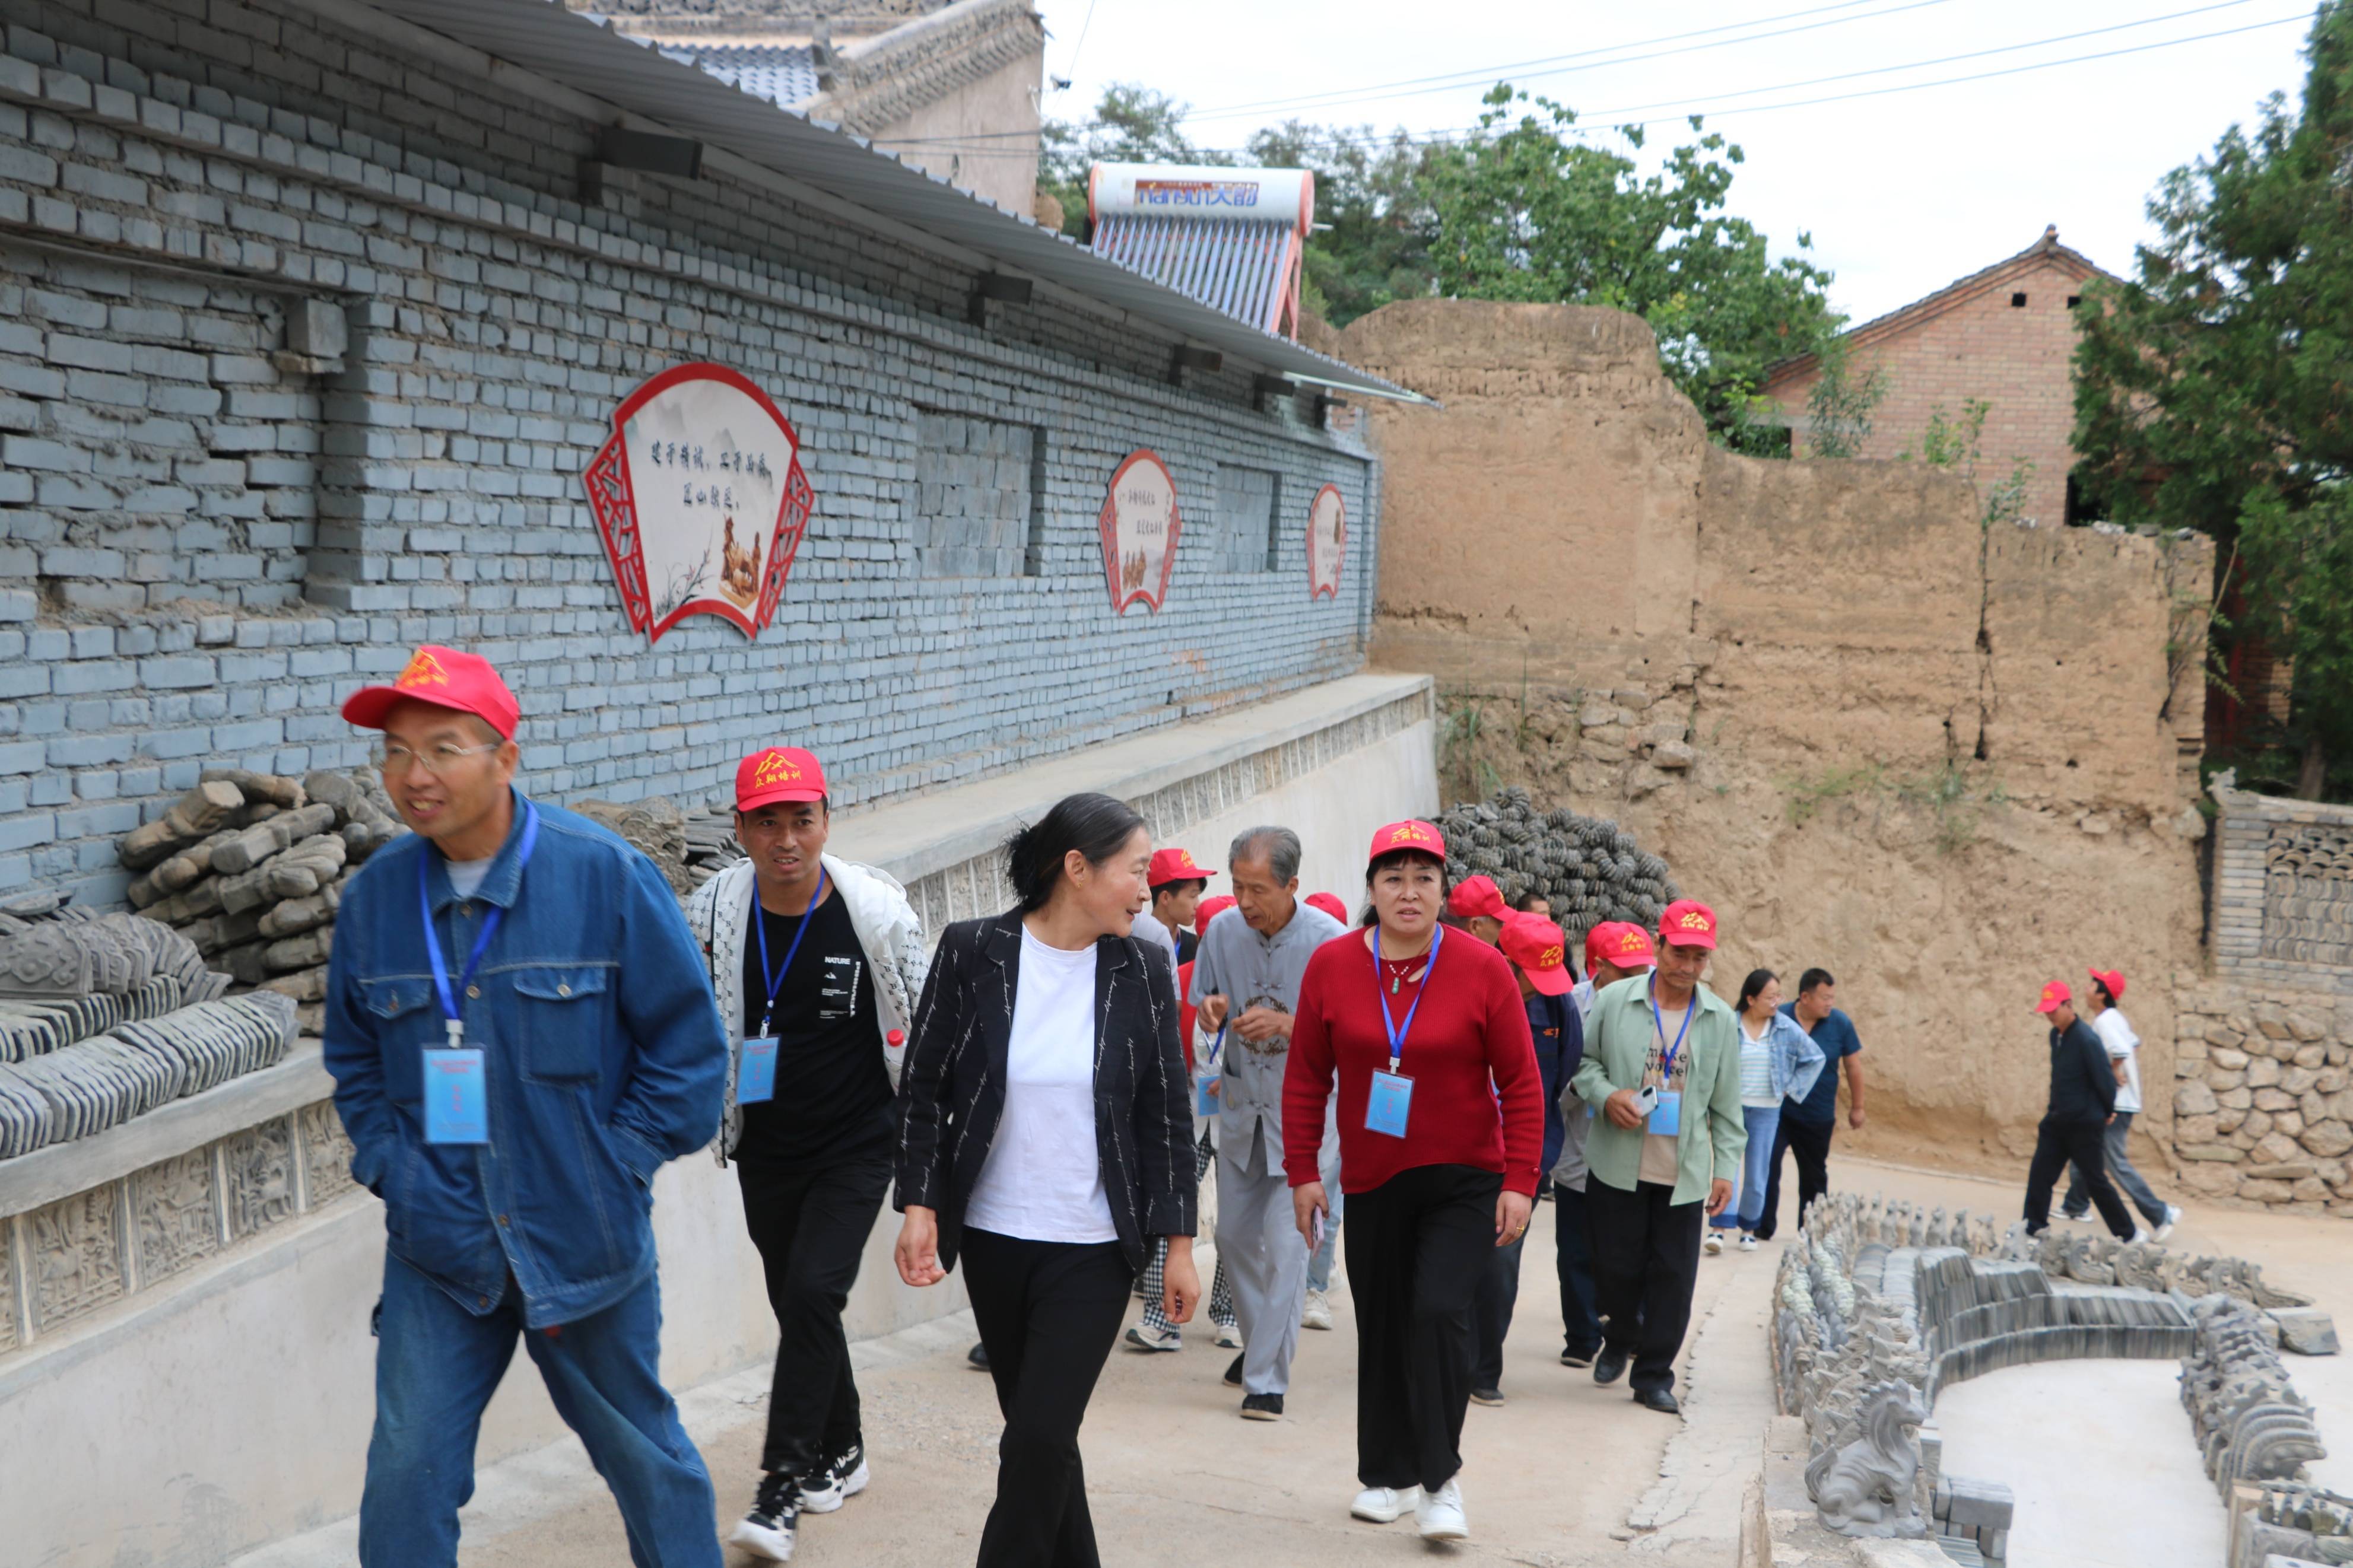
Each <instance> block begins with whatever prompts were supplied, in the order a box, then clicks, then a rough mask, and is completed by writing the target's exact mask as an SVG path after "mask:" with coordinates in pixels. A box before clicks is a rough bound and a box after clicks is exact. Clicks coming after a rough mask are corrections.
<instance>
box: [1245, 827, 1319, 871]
mask: <svg viewBox="0 0 2353 1568" xmlns="http://www.w3.org/2000/svg"><path fill="white" fill-rule="evenodd" d="M1305 853H1306V851H1305V850H1304V849H1303V848H1302V847H1300V843H1299V835H1297V834H1296V833H1293V832H1292V831H1291V829H1289V828H1288V827H1253V828H1250V829H1248V830H1247V831H1245V832H1241V833H1238V834H1236V835H1235V836H1234V842H1233V847H1231V848H1229V849H1228V850H1227V851H1226V864H1227V865H1229V866H1230V865H1232V864H1233V863H1234V862H1235V861H1237V860H1255V859H1257V858H1259V857H1260V856H1261V855H1263V856H1264V857H1266V863H1267V867H1268V868H1269V869H1271V871H1273V873H1274V879H1275V880H1276V881H1278V882H1288V881H1290V880H1291V879H1293V878H1294V877H1296V876H1298V875H1299V859H1300V857H1301V856H1302V855H1303V854H1305Z"/></svg>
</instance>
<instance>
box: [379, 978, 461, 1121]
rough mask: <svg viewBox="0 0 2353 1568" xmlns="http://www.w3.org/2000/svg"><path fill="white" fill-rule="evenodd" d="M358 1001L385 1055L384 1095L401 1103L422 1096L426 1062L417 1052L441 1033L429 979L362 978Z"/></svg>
mask: <svg viewBox="0 0 2353 1568" xmlns="http://www.w3.org/2000/svg"><path fill="white" fill-rule="evenodd" d="M359 984H360V1005H361V1006H362V1008H363V1009H364V1010H365V1012H366V1014H367V1016H368V1017H369V1018H370V1019H371V1020H373V1021H374V1023H375V1037H376V1049H377V1051H378V1052H379V1053H381V1055H382V1057H383V1058H384V1091H385V1097H386V1098H388V1099H390V1100H395V1101H396V1102H398V1103H400V1104H403V1105H415V1104H416V1103H417V1102H418V1101H419V1100H423V1099H424V1098H425V1064H424V1061H423V1060H422V1058H420V1057H419V1056H418V1054H417V1053H418V1052H420V1051H422V1050H423V1049H425V1047H427V1046H430V1045H433V1044H435V1043H437V1042H438V1039H439V1037H440V1032H441V1031H440V1027H439V1025H440V1015H439V1013H438V1012H437V1011H436V1010H435V1009H434V1008H433V1007H432V1006H431V1005H430V1003H431V1001H432V994H433V986H432V983H431V982H430V981H427V980H421V979H414V978H402V977H394V978H391V979H384V980H365V979H364V980H362V981H361V982H360V983H359Z"/></svg>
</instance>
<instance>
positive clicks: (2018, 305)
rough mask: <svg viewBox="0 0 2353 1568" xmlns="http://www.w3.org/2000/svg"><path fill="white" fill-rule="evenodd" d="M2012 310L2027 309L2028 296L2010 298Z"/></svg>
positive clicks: (2012, 296)
mask: <svg viewBox="0 0 2353 1568" xmlns="http://www.w3.org/2000/svg"><path fill="white" fill-rule="evenodd" d="M2010 309H2011V310H2024V309H2026V296H2025V295H2023V294H2012V295H2011V296H2010Z"/></svg>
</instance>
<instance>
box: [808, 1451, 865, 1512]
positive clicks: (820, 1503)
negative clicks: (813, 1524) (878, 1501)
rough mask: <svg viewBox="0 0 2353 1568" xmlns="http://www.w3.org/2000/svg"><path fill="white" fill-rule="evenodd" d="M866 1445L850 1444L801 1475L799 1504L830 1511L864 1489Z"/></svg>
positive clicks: (819, 1510)
mask: <svg viewBox="0 0 2353 1568" xmlns="http://www.w3.org/2000/svg"><path fill="white" fill-rule="evenodd" d="M867 1479H868V1475H867V1469H866V1445H864V1444H863V1443H852V1444H851V1445H850V1446H849V1447H848V1448H846V1449H844V1450H843V1451H842V1452H840V1453H839V1454H837V1455H835V1456H834V1457H833V1458H831V1459H829V1460H828V1461H827V1462H826V1463H825V1464H824V1465H822V1466H821V1467H819V1468H818V1469H817V1470H816V1471H814V1472H813V1473H811V1474H809V1475H807V1476H803V1477H802V1478H801V1507H802V1508H804V1509H806V1510H808V1511H809V1512H811V1513H831V1512H832V1511H833V1510H835V1509H838V1508H839V1507H840V1506H841V1505H842V1504H843V1503H844V1502H845V1501H847V1500H849V1499H851V1498H854V1497H856V1496H857V1495H858V1494H859V1493H860V1492H862V1491H864V1490H865V1489H866V1482H867Z"/></svg>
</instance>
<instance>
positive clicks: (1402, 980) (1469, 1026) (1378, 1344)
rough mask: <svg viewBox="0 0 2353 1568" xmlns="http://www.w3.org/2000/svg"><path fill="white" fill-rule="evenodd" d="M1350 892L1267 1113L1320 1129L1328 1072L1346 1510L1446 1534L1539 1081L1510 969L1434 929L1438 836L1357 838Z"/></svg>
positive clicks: (1291, 1156)
mask: <svg viewBox="0 0 2353 1568" xmlns="http://www.w3.org/2000/svg"><path fill="white" fill-rule="evenodd" d="M1365 886H1366V889H1367V890H1368V891H1369V893H1370V894H1371V899H1372V906H1373V912H1372V916H1371V917H1370V919H1369V921H1368V923H1367V928H1366V930H1364V931H1352V932H1350V933H1349V934H1348V935H1346V936H1344V937H1340V938H1337V939H1335V940H1334V941H1332V942H1325V943H1324V945H1323V946H1322V947H1320V948H1318V949H1316V950H1315V955H1314V957H1313V958H1310V959H1309V960H1308V961H1307V973H1306V975H1305V976H1304V977H1303V979H1302V980H1301V982H1300V986H1299V1011H1298V1013H1297V1015H1296V1016H1295V1019H1294V1021H1293V1027H1292V1031H1291V1060H1290V1064H1289V1065H1288V1066H1287V1067H1286V1068H1284V1072H1283V1080H1282V1124H1283V1125H1284V1126H1286V1127H1315V1126H1320V1125H1321V1124H1322V1123H1323V1121H1324V1101H1325V1100H1326V1099H1327V1098H1328V1097H1329V1095H1330V1093H1331V1084H1332V1079H1333V1072H1334V1069H1335V1068H1337V1069H1338V1073H1339V1085H1340V1169H1341V1172H1342V1175H1343V1181H1344V1186H1345V1192H1346V1193H1347V1196H1348V1238H1347V1246H1346V1252H1347V1264H1348V1285H1349V1289H1350V1290H1351V1292H1352V1293H1353V1294H1354V1296H1355V1297H1356V1479H1358V1480H1359V1481H1361V1482H1362V1483H1363V1484H1364V1490H1362V1491H1360V1492H1358V1493H1357V1494H1356V1503H1355V1506H1354V1507H1353V1508H1351V1509H1350V1510H1349V1511H1350V1512H1352V1513H1354V1514H1355V1515H1356V1517H1357V1518H1358V1519H1365V1520H1371V1521H1374V1522H1375V1523H1377V1524H1386V1523H1388V1522H1389V1521H1391V1520H1394V1519H1396V1518H1397V1517H1398V1515H1399V1514H1402V1513H1403V1512H1404V1511H1405V1510H1407V1509H1408V1508H1411V1509H1412V1510H1414V1520H1415V1522H1416V1523H1417V1524H1418V1525H1419V1528H1420V1530H1421V1533H1422V1534H1423V1535H1424V1536H1425V1537H1427V1538H1428V1539H1430V1540H1433V1541H1461V1540H1463V1539H1465V1538H1466V1537H1467V1536H1468V1535H1469V1534H1470V1528H1469V1525H1468V1524H1467V1522H1466V1521H1465V1520H1464V1518H1463V1511H1462V1488H1461V1479H1460V1478H1459V1476H1458V1475H1457V1473H1456V1472H1458V1471H1459V1470H1461V1468H1462V1456H1461V1438H1462V1413H1463V1409H1464V1407H1465V1406H1466V1405H1468V1404H1469V1403H1470V1398H1471V1359H1472V1350H1473V1335H1472V1322H1471V1301H1472V1295H1473V1294H1474V1292H1475V1291H1476V1290H1477V1289H1478V1285H1479V1281H1480V1279H1482V1277H1483V1276H1484V1274H1485V1273H1486V1255H1487V1252H1488V1251H1489V1250H1490V1249H1492V1248H1493V1247H1504V1246H1508V1245H1510V1244H1511V1243H1512V1242H1514V1241H1516V1240H1518V1239H1519V1237H1520V1233H1521V1232H1523V1231H1525V1229H1526V1228H1527V1225H1528V1209H1529V1206H1530V1205H1531V1204H1532V1203H1533V1202H1534V1201H1535V1190H1536V1163H1537V1160H1538V1159H1539V1157H1540V1156H1541V1154H1542V1152H1543V1147H1544V1092H1543V1089H1542V1087H1541V1084H1542V1079H1540V1078H1539V1076H1538V1074H1537V1071H1536V1056H1535V1043H1534V1042H1533V1041H1532V1040H1531V1039H1530V1037H1529V1035H1528V1016H1527V1011H1526V1009H1525V1007H1524V1006H1522V1005H1521V1002H1520V990H1519V984H1518V982H1516V981H1515V980H1514V978H1513V977H1512V968H1511V965H1510V964H1509V963H1506V962H1505V960H1504V956H1503V954H1501V953H1500V952H1496V951H1495V950H1494V949H1493V948H1492V947H1490V946H1488V945H1487V944H1486V943H1485V942H1474V941H1471V940H1468V939H1467V933H1464V932H1461V931H1457V932H1455V933H1454V935H1453V938H1452V939H1451V941H1450V940H1448V939H1447V937H1446V934H1445V933H1444V931H1441V930H1440V926H1439V922H1438V916H1439V911H1440V909H1442V908H1443V907H1444V905H1445V901H1446V842H1445V840H1444V839H1442V838H1440V837H1439V833H1438V829H1436V828H1435V827H1432V826H1430V824H1428V823H1426V822H1399V823H1393V824H1391V825H1390V826H1388V827H1384V828H1382V829H1381V830H1380V831H1379V832H1378V833H1377V834H1375V835H1374V836H1373V847H1372V854H1371V856H1370V864H1369V865H1368V866H1367V867H1366V871H1365ZM1315 1157H1316V1151H1315V1149H1314V1146H1313V1144H1311V1143H1306V1142H1302V1143H1301V1144H1300V1145H1299V1146H1298V1147H1297V1148H1295V1149H1293V1148H1290V1147H1286V1148H1285V1150H1284V1157H1283V1165H1284V1170H1285V1173H1286V1174H1287V1175H1288V1176H1289V1177H1290V1179H1291V1195H1292V1203H1293V1207H1294V1208H1295V1209H1296V1210H1297V1213H1298V1215H1299V1229H1300V1233H1301V1235H1303V1236H1304V1237H1306V1238H1307V1245H1308V1247H1309V1249H1310V1250H1311V1251H1312V1250H1313V1249H1314V1247H1316V1245H1317V1244H1318V1243H1319V1242H1320V1241H1321V1240H1322V1236H1321V1234H1320V1233H1321V1230H1322V1227H1323V1224H1324V1218H1325V1214H1326V1210H1327V1209H1328V1207H1329V1199H1328V1196H1327V1194H1325V1193H1324V1184H1323V1183H1322V1182H1321V1181H1320V1180H1319V1179H1318V1178H1317V1174H1316V1169H1315Z"/></svg>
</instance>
